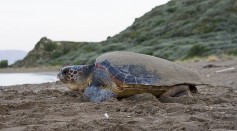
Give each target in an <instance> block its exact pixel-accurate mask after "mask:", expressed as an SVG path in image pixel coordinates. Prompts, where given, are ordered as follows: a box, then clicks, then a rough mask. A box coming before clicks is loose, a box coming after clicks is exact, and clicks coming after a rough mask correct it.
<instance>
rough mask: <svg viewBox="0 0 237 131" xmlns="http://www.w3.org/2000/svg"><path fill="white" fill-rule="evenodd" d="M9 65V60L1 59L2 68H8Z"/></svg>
mask: <svg viewBox="0 0 237 131" xmlns="http://www.w3.org/2000/svg"><path fill="white" fill-rule="evenodd" d="M7 67H8V61H7V60H1V61H0V68H7Z"/></svg>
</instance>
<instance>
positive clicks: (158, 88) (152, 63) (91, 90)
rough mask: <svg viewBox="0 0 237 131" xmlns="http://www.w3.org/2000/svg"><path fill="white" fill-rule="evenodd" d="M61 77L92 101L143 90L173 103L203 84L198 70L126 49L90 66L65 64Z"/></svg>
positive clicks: (120, 96) (105, 56) (97, 59)
mask: <svg viewBox="0 0 237 131" xmlns="http://www.w3.org/2000/svg"><path fill="white" fill-rule="evenodd" d="M58 78H59V79H60V81H61V82H63V83H65V84H66V85H67V86H68V88H70V89H71V90H79V91H81V92H83V93H84V98H85V99H87V100H90V101H93V102H102V101H106V100H108V99H110V98H112V97H115V98H124V97H129V96H132V95H135V94H141V93H151V94H153V95H154V96H156V97H158V98H159V99H160V100H161V101H167V102H172V101H174V100H175V98H174V97H176V96H181V95H185V94H186V95H188V96H192V93H196V92H197V88H196V87H195V86H196V85H198V84H201V81H200V77H199V76H198V75H197V74H196V73H194V72H192V71H190V70H188V69H186V68H184V67H182V66H180V65H178V64H175V63H173V62H171V61H168V60H164V59H161V58H158V57H154V56H149V55H144V54H139V53H132V52H124V51H116V52H110V53H105V54H103V55H101V56H99V57H97V58H96V60H95V62H94V63H93V64H91V65H75V66H66V67H63V68H61V69H60V70H59V73H58Z"/></svg>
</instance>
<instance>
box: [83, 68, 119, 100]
mask: <svg viewBox="0 0 237 131" xmlns="http://www.w3.org/2000/svg"><path fill="white" fill-rule="evenodd" d="M111 88H112V80H111V78H110V77H109V76H108V74H107V73H106V72H105V71H104V70H101V69H96V70H95V72H94V74H93V78H92V82H91V84H90V85H89V86H88V87H87V88H86V89H85V91H84V99H85V100H89V101H92V102H96V103H98V102H102V101H106V100H109V99H110V98H116V97H117V96H116V94H114V93H113V91H112V90H111Z"/></svg>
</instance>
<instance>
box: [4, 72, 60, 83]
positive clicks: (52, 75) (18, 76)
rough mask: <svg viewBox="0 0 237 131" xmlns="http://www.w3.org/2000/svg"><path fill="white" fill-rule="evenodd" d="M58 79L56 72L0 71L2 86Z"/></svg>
mask: <svg viewBox="0 0 237 131" xmlns="http://www.w3.org/2000/svg"><path fill="white" fill-rule="evenodd" d="M55 81H57V73H56V72H40V73H0V86H10V85H21V84H40V83H46V82H55Z"/></svg>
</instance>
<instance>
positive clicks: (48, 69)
mask: <svg viewBox="0 0 237 131" xmlns="http://www.w3.org/2000/svg"><path fill="white" fill-rule="evenodd" d="M59 69H60V67H29V68H27V67H21V68H1V69H0V73H39V72H58V70H59Z"/></svg>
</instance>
